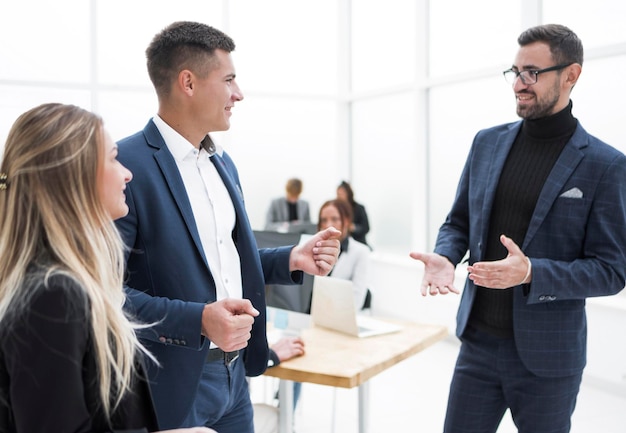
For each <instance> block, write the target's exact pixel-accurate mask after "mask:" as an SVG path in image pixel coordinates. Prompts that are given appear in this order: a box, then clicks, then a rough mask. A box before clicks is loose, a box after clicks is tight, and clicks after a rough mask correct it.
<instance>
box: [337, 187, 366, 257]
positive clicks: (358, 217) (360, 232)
mask: <svg viewBox="0 0 626 433" xmlns="http://www.w3.org/2000/svg"><path fill="white" fill-rule="evenodd" d="M337 199H339V200H345V201H347V202H348V203H350V207H351V208H352V223H351V224H350V226H349V234H350V236H352V237H353V238H354V240H356V241H359V242H361V243H362V244H365V245H368V246H369V244H368V243H367V241H366V240H365V235H366V234H367V233H368V232H369V231H370V223H369V219H368V218H367V212H365V206H363V205H362V204H360V203H357V202H356V201H354V192H353V191H352V187H351V186H350V184H349V183H348V182H346V181H343V182H341V183H340V184H339V186H338V187H337ZM370 249H371V247H370Z"/></svg>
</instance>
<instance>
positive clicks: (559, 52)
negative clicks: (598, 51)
mask: <svg viewBox="0 0 626 433" xmlns="http://www.w3.org/2000/svg"><path fill="white" fill-rule="evenodd" d="M533 42H545V43H547V44H548V45H549V46H550V53H551V54H552V59H553V60H554V62H555V64H557V65H566V64H568V63H578V64H579V65H581V66H582V64H583V43H582V42H581V40H580V39H578V36H576V33H574V32H573V31H571V30H570V29H569V28H567V27H565V26H563V25H560V24H544V25H541V26H536V27H531V28H529V29H527V30H525V31H524V32H522V34H521V35H520V36H519V37H518V38H517V43H518V44H519V45H520V47H523V46H525V45H529V44H532V43H533Z"/></svg>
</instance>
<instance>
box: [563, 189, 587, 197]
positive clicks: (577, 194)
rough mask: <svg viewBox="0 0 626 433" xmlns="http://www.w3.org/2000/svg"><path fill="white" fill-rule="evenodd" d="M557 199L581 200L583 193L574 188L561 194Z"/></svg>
mask: <svg viewBox="0 0 626 433" xmlns="http://www.w3.org/2000/svg"><path fill="white" fill-rule="evenodd" d="M559 197H563V198H583V192H582V191H581V190H580V189H578V188H576V187H574V188H572V189H568V190H567V191H565V192H564V193H563V194H561V195H560V196H559Z"/></svg>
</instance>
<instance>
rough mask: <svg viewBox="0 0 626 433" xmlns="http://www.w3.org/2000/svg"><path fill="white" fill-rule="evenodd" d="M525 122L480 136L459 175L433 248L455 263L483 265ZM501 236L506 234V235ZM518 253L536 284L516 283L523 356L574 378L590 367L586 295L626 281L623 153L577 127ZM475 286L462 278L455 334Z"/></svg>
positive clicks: (538, 368) (532, 365) (538, 367)
mask: <svg viewBox="0 0 626 433" xmlns="http://www.w3.org/2000/svg"><path fill="white" fill-rule="evenodd" d="M521 125H522V122H521V121H518V122H514V123H509V124H505V125H500V126H496V127H493V128H490V129H486V130H482V131H480V132H478V134H477V135H476V137H475V139H474V142H473V144H472V147H471V150H470V152H469V156H468V158H467V161H466V164H465V167H464V169H463V172H462V175H461V179H460V181H459V185H458V188H457V192H456V197H455V199H454V203H453V206H452V209H451V211H450V213H449V214H448V216H447V217H446V220H445V222H444V224H443V225H442V226H441V229H440V231H439V234H438V237H437V241H436V245H435V252H436V253H439V254H441V255H444V256H446V257H448V258H449V259H450V260H451V261H452V263H454V264H458V263H459V262H460V261H461V260H462V259H463V257H464V256H465V254H466V253H467V251H468V250H469V263H470V264H473V263H475V262H478V261H481V259H482V257H483V251H482V248H483V245H485V244H486V236H487V227H488V224H489V217H490V215H491V208H492V205H493V199H494V195H495V191H496V187H497V183H498V179H499V177H500V172H501V170H502V167H503V165H504V162H505V160H506V157H507V155H508V153H509V150H510V149H511V146H512V144H513V142H514V140H515V137H516V136H517V134H518V132H519V130H520V128H521ZM504 234H506V233H504ZM520 247H521V249H522V251H523V252H524V253H525V254H526V255H527V256H528V257H529V258H530V260H531V262H532V275H533V276H532V282H531V283H530V284H529V285H525V287H522V286H518V287H515V288H514V289H513V290H514V297H513V331H514V336H515V343H516V346H517V349H518V352H519V355H520V358H521V359H522V361H523V362H524V364H525V365H526V368H528V370H530V371H532V372H533V373H535V374H537V375H539V376H545V377H559V376H567V375H572V374H577V373H580V372H581V371H582V370H583V368H584V366H585V363H586V345H587V344H586V340H587V322H586V315H585V299H586V298H588V297H593V296H605V295H613V294H616V293H618V292H619V291H620V290H622V289H623V288H624V285H625V283H626V157H625V156H624V155H623V154H622V153H621V152H619V151H618V150H616V149H614V148H613V147H611V146H609V145H607V144H606V143H603V142H602V141H600V140H598V139H597V138H595V137H593V136H591V135H589V134H588V133H587V132H586V131H585V130H584V129H583V127H582V126H581V125H580V124H579V125H578V126H577V128H576V131H575V132H574V135H573V136H572V138H571V139H570V141H569V142H568V143H567V144H566V145H565V147H564V149H563V151H562V153H561V155H560V156H559V158H558V160H557V162H556V164H555V166H554V168H553V169H552V171H551V173H550V175H549V177H548V179H547V180H546V182H545V184H544V186H543V189H542V191H541V194H540V196H539V199H538V201H537V205H536V207H535V210H534V213H533V215H532V218H531V221H530V225H529V227H528V231H527V233H526V237H525V239H524V242H523V245H520ZM475 294H476V288H475V286H474V284H473V282H472V281H471V280H469V279H467V280H466V283H465V288H464V290H463V294H462V298H461V303H460V306H459V310H458V314H457V330H456V334H457V336H459V337H460V336H461V335H462V334H463V331H464V330H465V327H466V325H467V320H468V317H469V314H470V311H471V308H472V303H473V302H474V297H475Z"/></svg>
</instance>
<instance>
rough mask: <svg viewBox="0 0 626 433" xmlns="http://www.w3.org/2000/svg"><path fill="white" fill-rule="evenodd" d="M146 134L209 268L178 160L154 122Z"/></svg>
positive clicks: (156, 159)
mask: <svg viewBox="0 0 626 433" xmlns="http://www.w3.org/2000/svg"><path fill="white" fill-rule="evenodd" d="M144 133H145V136H146V140H147V141H148V145H150V146H151V147H154V148H156V149H158V150H156V151H155V153H154V159H155V161H156V163H157V165H158V166H159V168H160V169H161V173H162V174H163V177H164V178H165V181H166V183H167V185H168V187H169V189H170V193H171V194H172V197H173V198H174V201H175V202H176V205H177V206H178V210H179V211H180V213H181V215H182V217H183V221H184V222H185V225H186V226H187V230H189V233H190V234H191V237H192V238H193V242H194V244H195V245H196V248H197V250H198V252H199V253H200V256H201V257H202V259H203V260H204V263H205V264H206V265H207V267H208V266H209V265H208V262H207V259H206V256H205V255H204V249H203V248H202V243H201V241H200V234H199V233H198V227H197V226H196V221H195V219H194V216H193V210H192V209H191V203H190V202H189V197H188V196H187V190H186V189H185V184H184V183H183V179H182V178H181V177H180V172H179V171H178V166H177V165H176V160H174V157H173V156H172V154H171V153H170V151H169V150H168V148H167V145H166V144H165V141H164V140H163V137H162V136H161V134H160V133H159V130H158V128H157V127H156V125H155V124H154V123H153V122H152V121H150V123H149V124H148V126H146V128H145V130H144ZM172 211H173V210H172Z"/></svg>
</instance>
